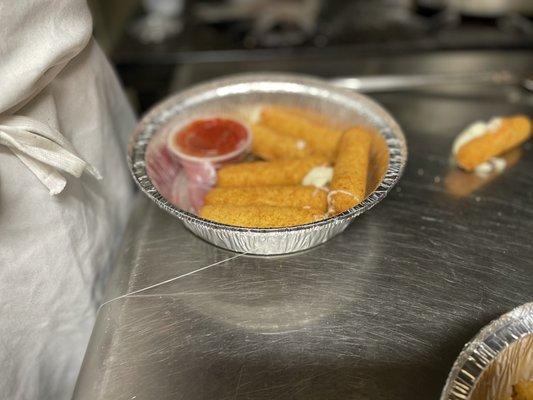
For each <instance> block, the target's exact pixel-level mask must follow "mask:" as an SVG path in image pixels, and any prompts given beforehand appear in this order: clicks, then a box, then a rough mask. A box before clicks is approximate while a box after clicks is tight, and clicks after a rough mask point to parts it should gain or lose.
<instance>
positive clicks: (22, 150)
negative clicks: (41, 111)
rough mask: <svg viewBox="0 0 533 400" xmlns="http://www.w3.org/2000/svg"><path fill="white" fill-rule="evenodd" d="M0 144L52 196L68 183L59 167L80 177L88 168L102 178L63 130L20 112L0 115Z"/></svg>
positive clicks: (94, 174) (95, 175) (96, 176)
mask: <svg viewBox="0 0 533 400" xmlns="http://www.w3.org/2000/svg"><path fill="white" fill-rule="evenodd" d="M0 145H4V146H7V147H9V149H10V150H11V151H12V152H13V154H15V155H16V156H17V157H18V158H19V159H20V160H21V161H22V162H23V163H24V165H26V166H27V167H28V168H29V169H30V170H31V171H32V172H33V173H34V174H35V176H36V177H37V178H38V179H39V180H40V181H41V182H42V183H43V184H44V185H45V186H46V187H47V188H48V190H49V191H50V194H52V195H55V194H58V193H61V191H63V189H64V188H65V186H66V182H67V181H66V179H65V178H64V177H63V176H62V175H61V174H59V172H58V170H61V171H64V172H67V173H69V174H71V175H73V176H75V177H77V178H79V177H80V176H81V174H82V173H83V171H87V172H89V173H90V174H91V175H93V176H94V177H95V178H96V179H102V177H101V176H100V174H99V172H98V171H97V170H96V168H94V167H93V166H91V165H90V164H88V163H87V162H86V161H84V160H82V159H81V158H80V157H79V156H78V155H77V154H76V151H75V150H74V147H73V146H72V144H70V143H69V141H68V140H67V139H66V138H65V137H64V136H63V135H61V133H59V132H58V131H57V130H55V129H53V128H51V127H50V126H48V125H46V124H44V123H42V122H40V121H37V120H34V119H31V118H28V117H24V116H20V115H10V116H5V117H0Z"/></svg>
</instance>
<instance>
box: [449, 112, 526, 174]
mask: <svg viewBox="0 0 533 400" xmlns="http://www.w3.org/2000/svg"><path fill="white" fill-rule="evenodd" d="M491 125H492V126H491ZM530 136H531V121H530V119H529V118H528V117H526V116H524V115H517V116H514V117H507V118H501V120H496V122H494V120H493V121H492V122H491V123H489V125H488V126H487V129H486V131H485V132H484V133H482V134H481V135H476V136H475V137H474V138H473V139H471V140H469V141H467V142H466V143H464V144H462V145H460V146H459V147H458V148H456V149H454V151H455V160H456V162H457V165H459V166H460V167H461V168H462V169H464V170H466V171H472V170H474V169H475V168H476V167H477V166H478V165H480V164H482V163H484V162H485V161H488V160H490V159H491V158H492V157H495V156H498V155H500V154H502V153H505V152H506V151H508V150H510V149H512V148H514V147H516V146H519V145H520V144H522V143H523V142H525V141H526V140H528V139H529V138H530ZM459 140H460V138H459ZM459 144H460V142H459Z"/></svg>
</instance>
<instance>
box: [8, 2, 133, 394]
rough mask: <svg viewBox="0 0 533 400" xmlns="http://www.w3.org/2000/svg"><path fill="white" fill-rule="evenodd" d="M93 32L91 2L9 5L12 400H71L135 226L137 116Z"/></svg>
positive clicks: (9, 248) (9, 295) (9, 237)
mask: <svg viewBox="0 0 533 400" xmlns="http://www.w3.org/2000/svg"><path fill="white" fill-rule="evenodd" d="M91 32H92V21H91V17H90V13H89V10H88V8H87V5H86V4H85V0H24V1H0V36H1V39H0V132H3V133H0V143H1V144H0V398H2V399H39V400H46V399H51V400H62V399H69V398H70V397H71V396H72V391H73V388H74V384H75V380H76V377H77V374H78V372H79V368H80V365H81V362H82V359H83V355H84V351H85V348H86V346H87V343H88V340H89V336H90V334H91V329H92V326H93V324H94V320H95V314H96V308H97V304H98V302H99V300H100V294H101V290H102V283H103V281H104V278H105V277H106V275H107V273H108V271H109V268H110V267H111V266H112V265H113V261H114V257H115V255H116V251H117V246H118V245H119V242H120V239H121V235H122V231H123V229H124V225H125V222H126V219H127V217H128V214H129V205H130V199H131V194H132V187H131V183H130V182H131V180H130V178H129V173H128V171H127V166H126V162H125V149H126V147H125V143H126V140H127V137H128V135H129V134H130V132H131V130H132V129H133V126H134V122H135V120H134V115H133V113H132V111H131V109H130V107H129V105H128V103H127V101H126V99H125V97H124V95H123V93H122V90H121V87H120V85H119V84H118V82H117V79H116V77H115V75H114V73H113V71H112V69H111V68H110V66H109V64H108V62H107V61H106V59H105V56H104V54H103V53H102V51H101V50H100V49H99V47H98V46H97V45H96V43H95V42H94V41H93V40H92V39H91ZM17 124H18V127H17ZM28 124H29V125H31V126H29V127H28V126H26V125H28ZM35 127H37V128H35ZM39 127H40V128H42V130H43V131H42V132H40V133H39V132H38V134H35V132H32V129H33V130H37V131H38V130H39ZM45 128H46V129H45ZM47 132H48V133H47ZM48 134H50V135H52V136H53V135H57V134H61V137H58V136H56V137H53V138H52V140H51V139H49V138H47V137H46V136H47V135H48ZM33 139H35V140H33ZM58 142H62V143H63V145H60V144H58ZM16 146H19V147H20V148H21V149H22V150H23V151H19V150H17V148H16ZM24 151H26V152H27V153H24ZM28 154H29V155H28ZM50 154H51V155H50ZM57 154H59V156H57V157H56V155H57ZM54 157H55V158H54ZM39 159H41V161H39ZM43 159H44V160H45V161H46V162H49V163H50V164H46V163H44V162H42V160H43ZM54 163H55V164H54ZM62 168H63V169H62ZM77 175H80V176H79V177H76V176H77ZM98 175H101V176H102V178H103V179H101V180H98V179H96V177H97V176H98ZM51 193H56V194H55V195H51Z"/></svg>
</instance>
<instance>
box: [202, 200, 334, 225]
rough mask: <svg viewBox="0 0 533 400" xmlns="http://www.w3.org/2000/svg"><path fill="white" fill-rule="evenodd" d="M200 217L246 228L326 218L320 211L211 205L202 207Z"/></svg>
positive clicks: (296, 223)
mask: <svg viewBox="0 0 533 400" xmlns="http://www.w3.org/2000/svg"><path fill="white" fill-rule="evenodd" d="M200 216H201V217H202V218H205V219H209V220H211V221H215V222H220V223H222V224H227V225H235V226H242V227H246V228H282V227H286V226H294V225H302V224H308V223H310V222H315V221H318V220H321V219H323V218H324V214H323V213H322V212H321V211H318V210H312V209H311V210H304V209H301V208H295V207H275V206H265V205H261V206H258V205H255V206H234V205H221V204H216V205H213V204H209V205H205V206H203V207H202V209H201V210H200Z"/></svg>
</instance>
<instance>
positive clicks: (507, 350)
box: [441, 303, 533, 400]
mask: <svg viewBox="0 0 533 400" xmlns="http://www.w3.org/2000/svg"><path fill="white" fill-rule="evenodd" d="M521 380H533V303H527V304H524V305H522V306H520V307H518V308H515V309H514V310H512V311H511V312H509V313H507V314H505V315H503V316H502V317H500V318H498V319H497V320H495V321H492V322H491V323H490V324H489V325H487V326H486V327H485V328H483V329H482V330H481V331H480V332H479V333H478V334H477V336H476V337H474V338H473V339H472V340H471V341H470V342H469V343H467V344H466V345H465V347H464V349H463V351H462V352H461V353H460V354H459V357H457V360H456V361H455V363H454V365H453V367H452V370H451V371H450V374H449V375H448V380H447V381H446V385H445V386H444V389H443V391H442V395H441V400H481V399H483V400H500V399H505V400H507V399H510V398H511V392H512V385H514V384H516V383H517V382H519V381H521Z"/></svg>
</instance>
